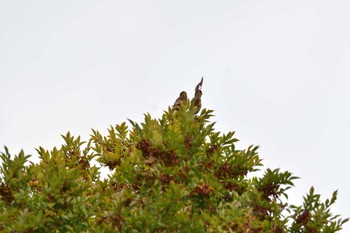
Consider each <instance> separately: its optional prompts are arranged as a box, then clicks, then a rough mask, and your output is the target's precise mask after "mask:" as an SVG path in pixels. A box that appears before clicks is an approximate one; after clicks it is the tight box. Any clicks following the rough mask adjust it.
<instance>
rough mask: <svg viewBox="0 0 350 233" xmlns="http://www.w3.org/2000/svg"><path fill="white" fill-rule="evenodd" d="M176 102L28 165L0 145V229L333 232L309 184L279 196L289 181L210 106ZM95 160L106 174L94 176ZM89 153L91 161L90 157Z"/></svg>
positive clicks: (42, 153) (336, 222)
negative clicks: (266, 165) (242, 144)
mask: <svg viewBox="0 0 350 233" xmlns="http://www.w3.org/2000/svg"><path fill="white" fill-rule="evenodd" d="M194 111H195V110H194V109H192V107H190V106H188V104H187V105H186V104H181V107H180V109H179V110H178V111H174V110H171V109H170V108H169V109H168V111H165V112H164V114H163V116H162V117H161V118H160V119H154V118H152V117H151V116H150V115H149V114H146V115H145V120H144V122H143V123H141V124H137V123H135V122H133V121H131V120H129V123H130V124H129V127H128V126H127V124H126V123H122V124H120V125H116V126H114V127H111V128H110V129H109V130H108V135H107V136H103V135H101V134H100V133H99V132H98V131H97V130H92V135H91V137H90V140H89V141H87V142H82V141H81V139H80V137H77V138H76V137H73V136H72V135H70V133H67V134H66V135H65V136H63V139H64V144H63V145H62V146H61V148H59V149H57V148H53V149H52V150H45V149H44V148H41V147H40V148H38V149H37V151H38V154H39V157H40V162H39V163H38V164H34V163H32V162H30V161H29V160H28V158H29V157H30V156H28V155H25V154H24V152H23V151H21V152H20V153H19V154H18V155H16V156H14V157H12V156H10V154H9V151H8V149H7V148H6V147H5V151H4V152H2V153H1V160H2V166H1V169H0V176H1V178H0V179H1V180H0V182H1V183H0V230H1V231H3V232H251V233H252V232H275V233H278V232H336V231H339V230H340V229H341V227H342V225H343V224H344V223H345V222H346V221H347V220H348V219H341V218H340V217H339V216H338V215H332V214H331V212H330V207H331V205H332V204H333V203H334V202H335V200H336V197H337V192H334V194H333V196H332V197H331V198H330V199H329V200H328V199H327V200H325V201H324V202H323V201H321V199H320V195H318V194H315V192H314V189H313V188H311V189H310V191H309V193H308V194H307V195H306V196H305V197H304V203H303V204H302V205H301V206H293V205H290V204H289V203H287V201H288V196H287V190H288V189H290V188H291V187H293V181H294V180H295V179H296V177H295V176H293V175H292V174H291V173H290V172H288V171H281V170H279V169H274V170H271V169H266V171H265V172H264V174H263V175H261V176H256V175H254V174H255V173H254V172H255V171H257V170H258V169H259V168H261V167H262V163H261V162H262V160H261V158H260V157H259V155H258V152H257V149H258V147H257V146H249V147H248V148H247V149H245V150H239V149H237V148H236V147H235V143H236V142H237V141H238V140H237V139H236V138H234V132H229V133H227V134H222V133H220V132H216V131H215V129H214V123H211V122H210V117H211V116H212V111H211V110H206V109H204V110H202V111H201V113H200V115H198V116H197V115H194ZM93 161H95V164H99V165H101V166H106V167H108V168H109V169H110V170H111V171H112V172H111V175H110V176H109V177H108V179H104V180H102V179H100V171H99V167H98V166H96V165H93V164H94V163H93ZM96 161H97V163H96Z"/></svg>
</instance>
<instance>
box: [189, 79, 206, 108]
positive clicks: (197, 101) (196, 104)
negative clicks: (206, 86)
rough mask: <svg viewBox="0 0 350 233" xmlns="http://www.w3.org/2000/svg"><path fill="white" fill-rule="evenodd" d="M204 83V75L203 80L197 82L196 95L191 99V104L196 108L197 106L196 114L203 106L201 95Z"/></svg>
mask: <svg viewBox="0 0 350 233" xmlns="http://www.w3.org/2000/svg"><path fill="white" fill-rule="evenodd" d="M202 85H203V77H202V79H201V81H200V82H199V83H198V84H197V86H196V89H195V93H194V97H193V99H192V100H191V106H194V108H195V111H194V114H197V113H198V112H199V110H200V109H201V107H202V100H201V97H202V95H203V93H202V90H201V89H202Z"/></svg>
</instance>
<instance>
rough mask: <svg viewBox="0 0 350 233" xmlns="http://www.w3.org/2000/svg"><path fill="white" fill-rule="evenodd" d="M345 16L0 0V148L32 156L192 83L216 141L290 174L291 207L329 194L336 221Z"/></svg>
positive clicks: (254, 8)
mask: <svg viewBox="0 0 350 233" xmlns="http://www.w3.org/2000/svg"><path fill="white" fill-rule="evenodd" d="M349 12H350V1H347V0H343V1H341V0H333V1H325V0H303V1H301V0H300V1H299V0H294V1H277V0H275V1H263V0H259V1H258V0H257V1H238V0H236V1H233V0H230V1H228V0H227V1H203V0H202V1H179V0H178V1H160V0H159V1H141V0H140V1H89V0H84V1H83V0H76V1H68V0H60V1H34V0H33V1H24V0H22V1H5V0H0V108H1V114H0V145H1V146H3V145H6V146H8V147H9V148H10V151H11V152H12V154H15V153H18V152H19V150H20V149H24V150H25V152H26V153H28V154H33V155H35V156H36V153H35V148H37V147H39V146H43V147H45V148H47V149H51V148H52V147H53V146H60V145H61V144H62V143H63V141H62V140H61V136H60V134H65V133H66V132H67V131H71V132H72V133H73V134H74V135H81V136H82V138H83V139H88V136H89V134H90V132H91V131H90V129H91V128H94V129H98V130H100V131H102V132H105V129H106V128H108V127H109V125H114V124H116V123H121V122H123V121H125V120H126V118H130V119H133V120H136V121H138V122H140V121H141V120H142V119H143V113H145V112H149V113H151V115H152V116H154V117H159V116H161V114H162V112H163V110H164V109H166V108H167V107H168V105H172V104H173V102H174V100H175V99H176V98H177V96H178V94H179V92H180V91H182V90H186V91H187V92H188V93H189V95H190V96H192V95H193V90H194V87H195V85H196V84H197V83H198V82H199V81H200V78H201V76H204V84H203V94H204V95H203V105H204V107H206V108H209V109H213V110H215V115H216V116H215V118H214V119H213V120H215V121H217V125H216V126H217V130H221V131H223V132H228V131H236V136H237V137H238V138H239V139H240V140H241V142H240V144H239V146H240V147H241V148H244V147H246V146H247V145H249V144H257V145H260V146H261V149H260V156H261V157H262V158H263V159H264V164H265V165H266V167H269V168H271V169H274V168H281V169H282V170H288V171H291V172H293V173H294V174H295V175H296V176H299V177H301V179H300V180H298V181H297V182H296V186H297V188H295V189H294V190H293V191H291V192H289V193H290V195H291V201H293V202H300V201H301V200H302V196H303V195H305V194H306V193H307V192H308V190H309V188H310V186H311V185H314V186H315V188H316V191H317V192H318V193H321V194H322V196H323V198H326V197H327V198H328V197H330V195H331V193H332V191H334V190H336V189H338V190H339V199H338V202H337V204H336V206H335V208H333V212H335V213H339V214H342V215H343V217H344V218H345V217H350V201H349V197H350V187H349V176H348V174H349V157H350V152H349V149H348V147H349V139H350V124H349V121H350V110H349V100H350V92H349V91H348V89H349V85H350V79H349V75H350V67H349V62H350V30H349V29H350V14H349ZM0 150H1V151H3V149H0ZM35 156H34V157H35ZM345 229H346V230H344V231H343V232H350V224H347V225H346V227H345Z"/></svg>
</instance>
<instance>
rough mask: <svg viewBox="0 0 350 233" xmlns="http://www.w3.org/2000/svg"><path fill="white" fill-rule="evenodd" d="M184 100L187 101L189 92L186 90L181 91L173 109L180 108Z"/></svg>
mask: <svg viewBox="0 0 350 233" xmlns="http://www.w3.org/2000/svg"><path fill="white" fill-rule="evenodd" d="M184 101H187V93H186V91H181V93H180V96H179V97H178V98H177V99H176V100H175V103H174V105H173V109H175V110H179V108H180V104H181V103H182V102H184Z"/></svg>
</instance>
